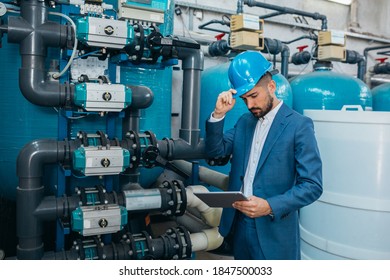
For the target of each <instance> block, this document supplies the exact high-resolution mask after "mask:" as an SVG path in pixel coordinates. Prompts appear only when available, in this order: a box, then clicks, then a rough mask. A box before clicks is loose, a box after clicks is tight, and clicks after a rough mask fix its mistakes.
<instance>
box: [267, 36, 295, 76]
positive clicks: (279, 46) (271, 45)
mask: <svg viewBox="0 0 390 280" xmlns="http://www.w3.org/2000/svg"><path fill="white" fill-rule="evenodd" d="M264 45H265V46H266V47H265V48H264V49H263V50H262V51H261V52H263V53H270V54H273V55H276V54H279V53H280V54H281V57H282V60H281V69H280V72H281V74H282V75H283V76H285V77H286V78H288V61H289V58H290V48H289V47H288V46H287V45H286V44H284V43H282V41H280V40H277V39H271V38H264Z"/></svg>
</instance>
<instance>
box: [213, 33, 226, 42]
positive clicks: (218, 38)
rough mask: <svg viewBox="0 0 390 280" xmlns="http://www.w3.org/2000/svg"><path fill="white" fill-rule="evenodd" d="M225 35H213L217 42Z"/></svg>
mask: <svg viewBox="0 0 390 280" xmlns="http://www.w3.org/2000/svg"><path fill="white" fill-rule="evenodd" d="M225 34H226V33H220V34H218V35H215V36H214V37H215V38H216V39H217V41H221V40H222V38H223V36H225Z"/></svg>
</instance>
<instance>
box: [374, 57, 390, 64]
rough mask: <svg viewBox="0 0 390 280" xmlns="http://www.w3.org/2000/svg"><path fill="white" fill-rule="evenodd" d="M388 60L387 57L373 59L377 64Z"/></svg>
mask: <svg viewBox="0 0 390 280" xmlns="http://www.w3.org/2000/svg"><path fill="white" fill-rule="evenodd" d="M387 59H388V57H380V58H375V60H377V61H379V63H385V61H386V60H387Z"/></svg>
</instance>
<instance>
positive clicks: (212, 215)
mask: <svg viewBox="0 0 390 280" xmlns="http://www.w3.org/2000/svg"><path fill="white" fill-rule="evenodd" d="M186 191H187V207H192V208H196V209H197V210H198V211H199V212H200V214H201V215H202V219H203V220H204V221H205V223H206V224H207V225H209V226H212V227H217V226H218V225H219V222H220V220H221V215H222V208H211V207H209V206H208V205H207V204H206V203H204V202H203V201H202V200H200V199H199V198H198V197H197V196H196V195H194V192H208V189H207V188H205V187H204V186H201V185H195V186H188V187H187V188H186Z"/></svg>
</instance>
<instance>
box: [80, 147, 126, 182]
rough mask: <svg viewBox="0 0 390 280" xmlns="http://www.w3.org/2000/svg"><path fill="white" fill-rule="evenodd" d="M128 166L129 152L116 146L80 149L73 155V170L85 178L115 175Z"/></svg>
mask: <svg viewBox="0 0 390 280" xmlns="http://www.w3.org/2000/svg"><path fill="white" fill-rule="evenodd" d="M129 165H130V152H129V151H128V150H126V149H123V148H121V147H116V146H114V147H113V146H88V147H80V148H78V149H77V150H75V151H74V153H73V169H75V170H77V171H80V172H81V173H83V174H84V175H86V176H94V175H116V174H119V173H121V172H123V171H124V170H125V169H126V168H128V167H129Z"/></svg>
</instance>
